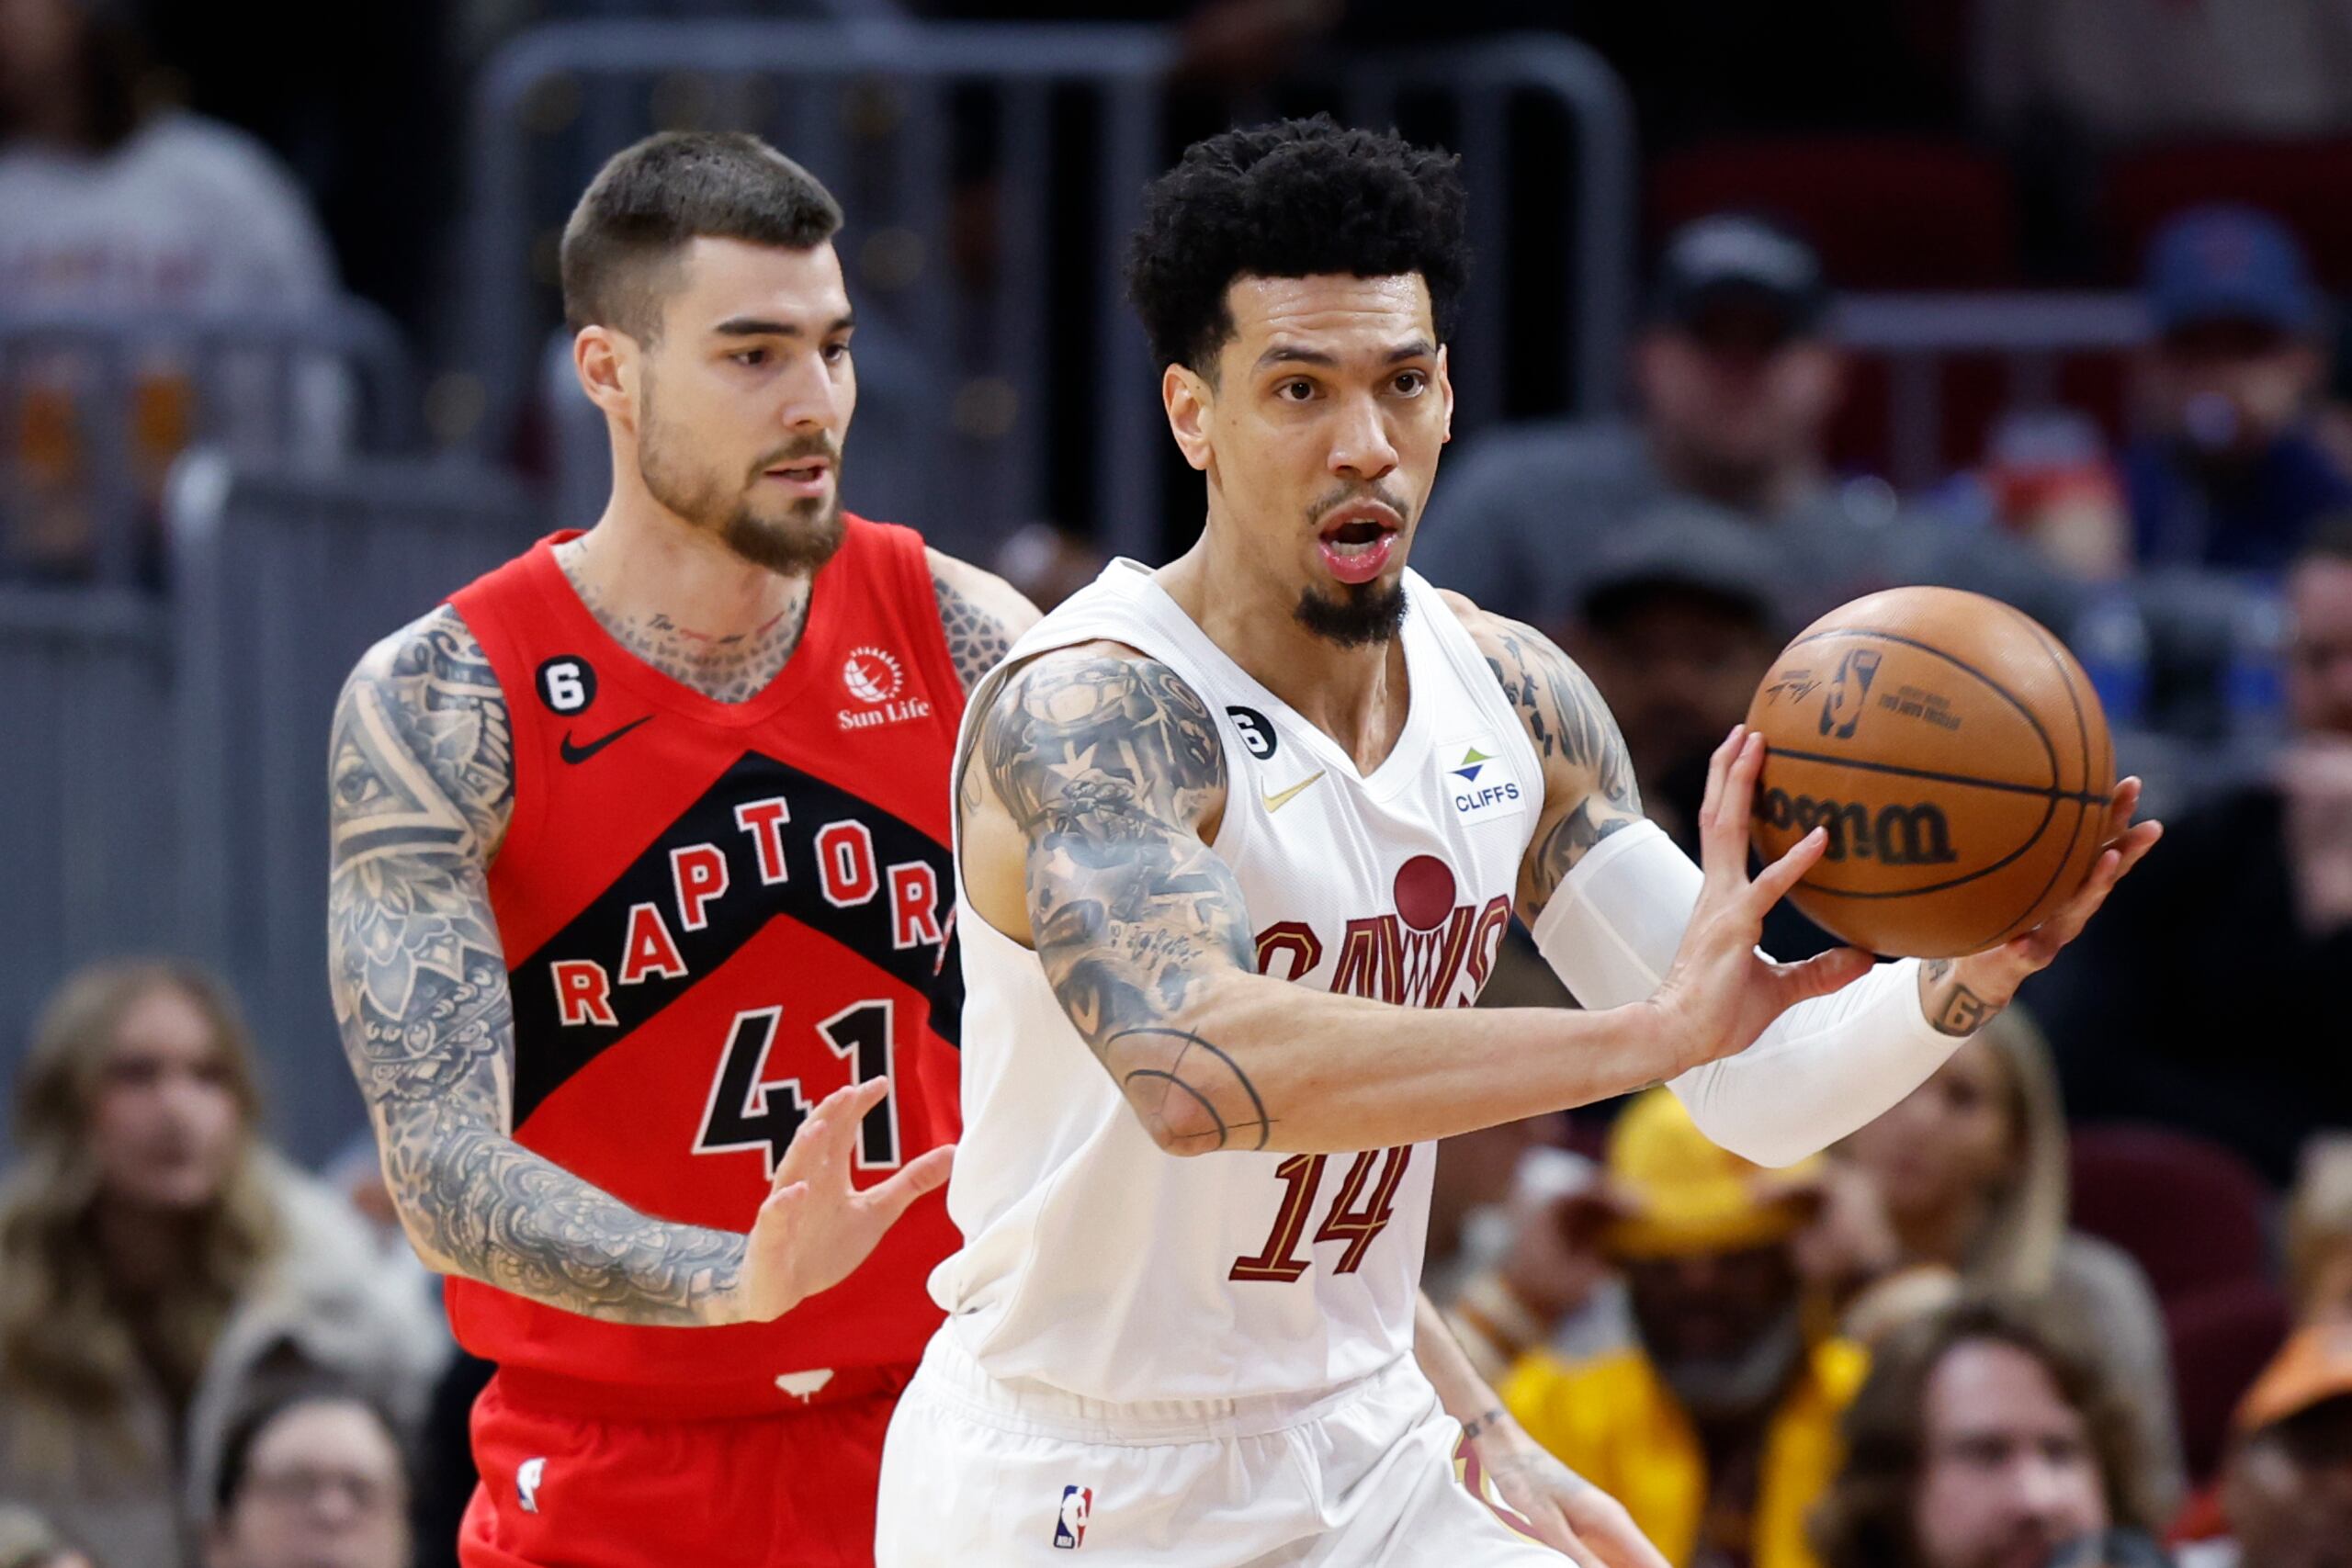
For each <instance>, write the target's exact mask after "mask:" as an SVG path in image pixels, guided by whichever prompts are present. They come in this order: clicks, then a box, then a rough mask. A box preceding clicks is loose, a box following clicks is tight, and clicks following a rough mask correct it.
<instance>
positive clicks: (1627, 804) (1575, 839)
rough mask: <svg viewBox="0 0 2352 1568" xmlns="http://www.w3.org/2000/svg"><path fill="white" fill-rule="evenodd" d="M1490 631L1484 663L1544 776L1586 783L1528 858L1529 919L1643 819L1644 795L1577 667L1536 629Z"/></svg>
mask: <svg viewBox="0 0 2352 1568" xmlns="http://www.w3.org/2000/svg"><path fill="white" fill-rule="evenodd" d="M1480 640H1481V642H1482V643H1483V644H1484V646H1485V648H1486V653H1487V667H1488V668H1489V669H1491V670H1492V671H1494V672H1495V679H1496V680H1498V681H1499V682H1502V688H1503V694H1504V695H1506V696H1508V697H1509V698H1510V702H1511V705H1512V706H1513V707H1515V708H1517V709H1518V710H1519V716H1520V723H1521V726H1522V727H1523V728H1525V729H1526V731H1527V734H1528V739H1531V740H1532V741H1533V742H1534V743H1535V751H1536V755H1537V756H1538V757H1539V758H1540V759H1542V761H1543V762H1544V768H1545V770H1546V772H1549V771H1550V770H1551V769H1553V768H1555V767H1566V768H1567V769H1569V770H1571V771H1573V772H1574V773H1576V774H1577V776H1578V777H1579V778H1581V779H1584V780H1588V781H1589V789H1588V790H1587V791H1586V793H1585V794H1584V795H1583V798H1581V799H1579V800H1578V801H1577V804H1576V806H1575V807H1574V808H1573V809H1571V810H1569V811H1568V812H1566V814H1564V815H1563V816H1562V817H1561V818H1559V820H1558V821H1556V822H1555V823H1553V824H1552V826H1551V828H1550V829H1549V830H1548V831H1546V832H1545V833H1544V836H1543V838H1542V839H1541V840H1539V842H1538V843H1537V845H1536V847H1535V851H1534V852H1533V854H1532V856H1531V857H1530V860H1529V863H1528V876H1527V900H1526V901H1527V905H1528V908H1527V909H1526V911H1525V913H1526V915H1527V917H1528V919H1531V920H1532V919H1533V918H1534V916H1535V915H1536V914H1537V913H1538V912H1540V911H1541V910H1542V909H1543V908H1544V905H1545V904H1546V903H1548V902H1550V900H1551V897H1552V895H1553V893H1554V892H1555V890H1556V889H1557V888H1558V887H1559V886H1560V884H1561V882H1562V881H1564V880H1565V879H1566V876H1567V874H1568V873H1569V872H1570V871H1572V870H1574V869H1575V867H1576V863H1577V862H1578V861H1580V860H1582V859H1584V857H1585V853H1586V852H1587V851H1589V850H1590V849H1591V848H1592V847H1593V845H1595V844H1597V843H1599V842H1600V840H1603V839H1605V838H1607V837H1609V835H1610V834H1611V833H1614V832H1616V831H1617V830H1618V829H1622V828H1626V827H1630V826H1631V825H1632V824H1633V823H1634V822H1636V821H1639V820H1640V819H1641V815H1642V795H1641V791H1640V790H1639V789H1638V788H1636V787H1635V786H1634V764H1633V760H1632V759H1631V758H1630V757H1629V756H1627V755H1626V751H1625V738H1624V737H1623V735H1622V734H1620V733H1619V732H1618V729H1617V721H1616V720H1615V719H1614V718H1612V717H1611V716H1610V713H1609V705H1608V704H1606V703H1604V702H1602V701H1601V700H1600V693H1599V692H1598V691H1596V690H1594V689H1593V684H1592V682H1591V680H1590V678H1589V677H1588V676H1587V675H1586V674H1585V672H1584V671H1581V670H1579V669H1577V666H1576V661H1575V660H1572V659H1570V658H1569V657H1568V656H1567V655H1566V654H1565V653H1563V652H1561V651H1560V649H1558V647H1557V646H1555V644H1554V643H1553V642H1552V640H1551V639H1550V638H1549V637H1544V635H1543V634H1542V633H1541V632H1538V631H1536V630H1535V629H1534V628H1533V627H1532V626H1521V624H1520V623H1519V622H1517V621H1511V620H1505V619H1504V618H1503V617H1501V616H1499V615H1490V616H1488V617H1487V636H1486V637H1482V638H1481V639H1480Z"/></svg>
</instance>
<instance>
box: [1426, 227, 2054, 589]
mask: <svg viewBox="0 0 2352 1568" xmlns="http://www.w3.org/2000/svg"><path fill="white" fill-rule="evenodd" d="M1829 304H1830V292H1829V287H1828V284H1827V281H1826V279H1825V278H1824V277H1823V276H1822V272H1821V264H1820V261H1819V259H1818V258H1817V257H1815V254H1814V253H1813V251H1812V249H1811V247H1809V246H1808V245H1806V244H1805V243H1804V242H1803V241H1801V240H1799V239H1798V238H1797V237H1796V236H1795V235H1793V234H1792V233H1790V232H1788V231H1785V230H1782V229H1781V228H1778V227H1775V226H1774V225H1772V224H1770V223H1768V222H1766V221H1764V220H1760V219H1757V218H1750V217H1746V216H1741V215H1737V214H1718V215H1716V216H1713V217H1709V218H1702V219H1699V220H1695V221H1693V222H1691V223H1688V224H1685V225H1684V226H1683V227H1682V228H1681V229H1679V230H1678V231H1676V232H1675V233H1674V235H1673V236H1672V237H1671V238H1670V239H1669V240H1668V242H1667V245H1666V249H1665V252H1664V254H1663V256H1662V258H1661V260H1660V262H1659V265H1658V275H1657V281H1656V285H1655V288H1654V290H1653V299H1652V318H1651V321H1650V324H1649V326H1648V328H1647V330H1646V331H1645V332H1644V333H1642V335H1641V337H1640V340H1639V341H1638V342H1637V343H1636V344H1635V345H1634V382H1635V386H1636V390H1637V391H1638V393H1639V396H1640V400H1641V423H1639V424H1638V425H1634V424H1625V423H1599V424H1583V425H1579V424H1575V423H1537V424H1526V425H1518V426H1509V427H1505V428H1504V429H1501V430H1498V431H1496V432H1493V433H1492V434H1487V435H1486V436H1484V437H1483V438H1481V439H1480V440H1479V441H1478V442H1477V443H1476V445H1474V446H1472V447H1471V448H1470V449H1469V450H1468V451H1467V452H1465V453H1464V455H1463V456H1462V457H1460V458H1458V459H1456V460H1455V461H1454V462H1453V464H1450V465H1449V466H1448V468H1447V469H1446V474H1445V477H1444V478H1443V479H1442V480H1441V481H1440V483H1439V485H1438V488H1437V491H1436V492H1435V494H1434V496H1433V497H1432V498H1431V502H1430V513H1429V516H1428V518H1427V520H1426V522H1425V525H1424V526H1423V527H1422V528H1421V529H1420V531H1419V533H1418V534H1417V535H1416V536H1414V541H1413V552H1414V553H1413V564H1414V566H1415V567H1416V568H1418V569H1419V570H1421V571H1422V572H1423V573H1424V574H1425V575H1426V576H1428V577H1429V578H1430V579H1431V581H1435V582H1437V583H1438V584H1439V585H1440V586H1441V587H1446V588H1453V589H1458V590H1460V591H1461V592H1464V593H1466V594H1468V595H1469V596H1470V597H1471V598H1473V599H1475V600H1476V601H1477V602H1478V603H1479V604H1480V605H1481V606H1482V607H1484V608H1486V609H1489V610H1495V611H1498V612H1500V613H1501V614H1503V615H1510V616H1514V617H1516V618H1518V619H1520V620H1523V621H1527V622H1529V623H1531V624H1532V625H1534V626H1539V627H1543V628H1544V629H1545V630H1547V631H1553V632H1557V631H1559V630H1560V629H1561V628H1562V623H1563V622H1564V621H1565V620H1566V617H1567V616H1568V615H1570V614H1571V613H1572V611H1573V609H1574V606H1575V605H1576V604H1577V601H1578V599H1579V598H1580V597H1582V595H1583V593H1584V592H1585V581H1584V574H1585V569H1586V567H1587V564H1588V563H1589V561H1590V560H1591V559H1592V558H1593V557H1594V554H1595V552H1596V551H1597V550H1598V549H1599V548H1600V547H1601V545H1602V544H1603V543H1604V542H1606V541H1608V540H1610V539H1612V538H1615V537H1617V536H1622V535H1624V534H1627V533H1630V532H1634V531H1635V530H1638V529H1641V528H1644V527H1646V526H1649V525H1651V523H1652V522H1653V520H1654V519H1655V518H1656V517H1657V515H1658V514H1659V513H1661V512H1665V511H1668V510H1669V509H1670V508H1672V507H1674V506H1675V504H1676V503H1681V506H1682V509H1684V510H1687V504H1688V503H1689V502H1701V503H1704V504H1705V505H1707V506H1711V507H1713V508H1715V509H1717V512H1718V513H1719V514H1720V515H1723V516H1725V517H1728V518H1731V519H1734V520H1736V522H1738V523H1739V524H1741V525H1745V526H1747V527H1748V528H1750V529H1752V530H1753V531H1754V532H1755V533H1756V535H1757V536H1758V537H1759V538H1761V539H1762V540H1764V541H1765V542H1766V543H1768V544H1769V545H1770V547H1771V549H1772V550H1773V552H1774V554H1775V555H1776V556H1777V557H1778V558H1779V560H1780V563H1781V569H1780V570H1779V572H1778V573H1776V574H1775V576H1776V586H1777V590H1778V592H1779V593H1780V595H1781V604H1779V606H1778V608H1779V610H1780V614H1781V619H1782V620H1783V621H1784V622H1785V623H1786V624H1787V625H1789V626H1792V627H1795V626H1804V625H1805V624H1806V623H1808V622H1810V621H1811V620H1813V619H1814V617H1815V616H1816V615H1819V614H1821V613H1822V612H1823V611H1825V610H1828V609H1830V608H1832V607H1834V606H1836V605H1837V604H1841V603H1843V602H1844V601H1846V600H1848V599H1850V598H1853V597H1855V596H1856V595H1858V594H1860V593H1864V592H1870V591H1871V590H1872V589H1877V588H1884V587H1888V586H1891V585H1894V584H1896V583H1907V582H1936V583H1943V584H1946V585H1948V586H1951V587H1959V588H1971V589H1975V590H1977V591H1978V592H1986V593H1990V594H1992V595H1993V596H1994V597H1996V598H1999V599H2005V600H2007V601H2008V602H2009V603H2010V604H2016V605H2017V606H2018V608H2020V609H2022V610H2024V611H2025V612H2026V613H2027V614H2029V615H2033V616H2035V617H2036V618H2037V619H2039V620H2041V622H2042V623H2043V624H2044V625H2046V626H2052V627H2054V628H2058V629H2060V630H2062V631H2063V630H2064V628H2065V627H2067V626H2069V625H2070V624H2071V623H2072V621H2073V618H2074V615H2075V608H2076V604H2077V600H2078V596H2079V591H2078V590H2077V589H2076V588H2075V585H2074V584H2073V583H2071V582H2070V581H2067V580H2065V579H2064V578H2061V577H2060V576H2058V575H2057V574H2056V573H2055V572H2053V571H2052V570H2050V569H2049V568H2048V567H2046V566H2044V565H2043V564H2042V563H2041V562H2040V561H2038V560H2037V559H2036V558H2034V557H2033V555H2032V553H2031V552H2030V550H2028V549H2026V548H2025V547H2022V546H2020V545H2018V544H2017V543H2016V542H2015V541H2013V540H2009V539H2006V538H2003V537H2000V536H1996V535H1989V534H1985V533H1982V532H1962V531H1960V530H1955V529H1950V528H1941V527H1938V526H1937V525H1934V524H1931V523H1929V522H1927V521H1925V520H1923V519H1921V518H1918V517H1916V516H1913V515H1911V514H1909V513H1905V512H1903V511H1901V510H1900V509H1899V508H1898V506H1897V504H1896V502H1895V500H1894V494H1893V492H1892V491H1890V490H1889V489H1888V488H1887V486H1886V485H1884V484H1883V483H1882V482H1879V481H1876V480H1866V481H1858V482H1855V483H1850V484H1839V483H1837V482H1835V480H1834V479H1833V478H1832V476H1831V474H1830V472H1829V468H1828V459H1827V446H1826V443H1827V438H1828V430H1829V423H1830V421H1831V419H1832V418H1833V417H1834V416H1835V415H1836V413H1837V412H1838V406H1839V405H1840V403H1841V402H1842V401H1843V400H1844V397H1845V390H1846V372H1847V366H1846V360H1845V356H1844V355H1843V354H1842V352H1841V351H1840V350H1839V349H1838V346H1837V345H1836V344H1833V343H1832V342H1831V341H1830V339H1829V337H1828V334H1827V317H1828V311H1829Z"/></svg>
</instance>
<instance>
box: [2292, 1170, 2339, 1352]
mask: <svg viewBox="0 0 2352 1568" xmlns="http://www.w3.org/2000/svg"><path fill="white" fill-rule="evenodd" d="M2287 1286H2288V1290H2289V1292H2290V1300H2291V1302H2292V1303H2293V1306H2294V1313H2295V1321H2296V1322H2297V1323H2305V1324H2334V1325H2339V1326H2345V1325H2352V1134H2346V1133H2341V1132H2338V1133H2332V1134H2320V1135H2319V1136H2318V1137H2315V1138H2313V1139H2312V1141H2311V1142H2310V1143H2309V1144H2308V1145H2305V1146H2304V1149H2303V1158H2302V1170H2301V1174H2300V1175H2298V1176H2297V1177H2296V1179H2295V1190H2293V1191H2292V1192H2290V1194H2288V1197H2287Z"/></svg>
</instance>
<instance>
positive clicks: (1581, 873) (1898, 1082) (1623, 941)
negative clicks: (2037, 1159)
mask: <svg viewBox="0 0 2352 1568" xmlns="http://www.w3.org/2000/svg"><path fill="white" fill-rule="evenodd" d="M1700 881H1701V878H1700V872H1699V868H1698V867H1697V866H1696V865H1694V864H1692V863H1691V857H1690V856H1688V855H1686V854H1684V853H1683V852H1681V851H1680V850H1679V849H1677V848H1676V847H1675V845H1674V840H1671V839H1669V838H1668V837H1667V836H1666V834H1665V833H1664V832H1663V831H1662V830H1660V829H1659V828H1658V826H1657V824H1656V823H1654V822H1639V823H1636V824H1634V826H1633V827H1631V828H1626V829H1620V830H1619V831H1617V832H1615V833H1611V835H1610V836H1609V837H1607V838H1606V839H1603V840H1600V843H1599V844H1596V845H1595V846H1594V847H1593V848H1592V850H1591V851H1590V852H1588V853H1587V854H1586V855H1585V857H1584V859H1582V860H1580V861H1578V862H1577V865H1576V868H1575V869H1574V870H1573V871H1571V872H1569V873H1568V874H1567V878H1566V880H1565V881H1564V882H1562V883H1561V884H1560V886H1559V889H1558V890H1557V891H1556V892H1555V893H1554V894H1553V895H1552V900H1551V902H1550V903H1548V904H1546V905H1545V906H1544V912H1543V914H1542V915H1540V916H1538V917H1537V919H1536V921H1535V933H1534V934H1535V945H1536V948H1537V949H1538V950H1539V951H1540V952H1541V953H1543V954H1544V962H1545V963H1547V964H1551V966H1552V973H1554V974H1555V975H1557V976H1559V977H1560V983H1561V984H1562V985H1564V986H1566V987H1567V988H1568V990H1569V992H1570V993H1571V994H1573V995H1574V996H1575V997H1576V998H1577V1001H1579V1002H1581V1003H1582V1004H1584V1006H1586V1007H1588V1008H1596V1009H1597V1008H1613V1007H1623V1006H1624V1005H1625V1004H1627V1003H1629V1002H1638V1001H1644V1000H1646V999H1647V998H1649V996H1650V995H1651V993H1653V992H1655V991H1656V990H1657V987H1658V982H1659V981H1660V980H1662V979H1664V978H1665V977H1666V972H1667V970H1668V968H1669V967H1671V966H1672V964H1673V963H1674V954H1675V951H1676V950H1677V949H1678V948H1679V947H1680V946H1681V945H1682V931H1683V928H1684V927H1685V926H1687V925H1689V924H1690V923H1691V909H1692V908H1694V907H1695V906H1696V905H1697V904H1698V902H1699V888H1700ZM1918 969H1919V964H1918V960H1917V959H1914V958H1905V959H1901V960H1899V961H1897V962H1895V963H1893V964H1879V965H1878V966H1877V967H1876V968H1874V969H1872V970H1871V972H1870V973H1869V974H1867V975H1865V976H1862V977H1861V978H1860V979H1859V980H1856V981H1855V982H1854V983H1853V984H1851V985H1849V986H1848V987H1845V988H1844V989H1843V990H1840V991H1835V992H1832V993H1831V994H1830V995H1828V996H1826V997H1816V998H1814V999H1812V1000H1811V1001H1804V1002H1799V1003H1798V1004H1797V1005H1796V1006H1794V1007H1792V1008H1791V1009H1789V1010H1788V1011H1786V1012H1784V1013H1782V1014H1781V1016H1780V1017H1779V1018H1777V1019H1774V1020H1773V1021H1772V1024H1771V1027H1770V1028H1769V1029H1767V1030H1765V1031H1764V1032H1763V1033H1762V1034H1759V1035H1758V1036H1757V1038H1756V1043H1754V1044H1752V1045H1750V1046H1748V1048H1747V1050H1745V1051H1742V1052H1741V1053H1739V1055H1736V1056H1726V1057H1724V1059H1723V1060H1721V1061H1717V1062H1709V1063H1707V1064H1706V1065H1705V1066H1698V1067H1693V1068H1691V1070H1690V1071H1689V1072H1687V1073H1684V1074H1683V1075H1682V1076H1681V1077H1679V1078H1676V1079H1674V1080H1672V1082H1671V1083H1669V1084H1668V1088H1670V1089H1673V1090H1674V1092H1675V1095H1676V1096H1677V1098H1679V1100H1681V1101H1682V1103H1683V1105H1684V1106H1685V1107H1687V1108H1688V1109H1689V1111H1690V1112H1691V1120H1692V1121H1693V1122H1697V1123H1698V1125H1699V1130H1700V1131H1701V1132H1702V1133H1704V1134H1707V1136H1708V1137H1710V1138H1713V1140H1714V1141H1715V1142H1716V1143H1718V1144H1720V1145H1723V1146H1724V1148H1727V1149H1729V1150H1730V1151H1731V1152H1732V1153H1734V1154H1736V1155H1738V1156H1741V1157H1742V1158H1743V1159H1749V1160H1753V1161H1755V1162H1756V1163H1757V1164H1758V1165H1766V1166H1784V1165H1793V1164H1795V1163H1796V1162H1797V1161H1798V1160H1801V1159H1803V1158H1804V1157H1805V1156H1807V1155H1810V1154H1813V1153H1815V1152H1817V1151H1818V1150H1821V1149H1824V1148H1826V1147H1828V1146H1829V1145H1831V1144H1834V1143H1836V1142H1837V1141H1838V1139H1840V1138H1842V1137H1844V1136H1845V1135H1846V1134H1849V1133H1851V1132H1852V1131H1854V1130H1855V1129H1856V1128H1858V1127H1860V1126H1862V1125H1863V1124H1864V1123H1866V1122H1871V1121H1872V1120H1874V1119H1875V1118H1877V1117H1878V1116H1879V1115H1880V1114H1881V1113H1883V1111H1886V1110H1887V1109H1888V1108H1890V1107H1891V1106H1893V1105H1894V1103H1895V1102H1896V1101H1898V1100H1901V1099H1903V1097H1904V1096H1905V1095H1907V1094H1909V1093H1910V1092H1911V1091H1912V1090H1913V1089H1917V1088H1918V1087H1919V1085H1921V1084H1922V1083H1924V1082H1926V1081H1927V1079H1928V1075H1929V1074H1931V1073H1933V1072H1934V1071H1935V1070H1936V1069H1937V1068H1938V1067H1939V1066H1942V1065H1943V1063H1944V1059H1945V1058H1946V1057H1948V1056H1950V1055H1951V1054H1952V1052H1953V1050H1954V1049H1955V1048H1957V1047H1958V1046H1959V1044H1960V1043H1961V1040H1962V1038H1963V1037H1962V1036H1957V1035H1951V1034H1943V1033H1939V1032H1937V1031H1936V1030H1935V1029H1934V1028H1932V1027H1930V1026H1929V1024H1928V1020H1927V1015H1926V1014H1925V1013H1924V1012H1923V1011H1922V1010H1921V1009H1920V1006H1919V991H1918V985H1919V977H1918Z"/></svg>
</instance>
